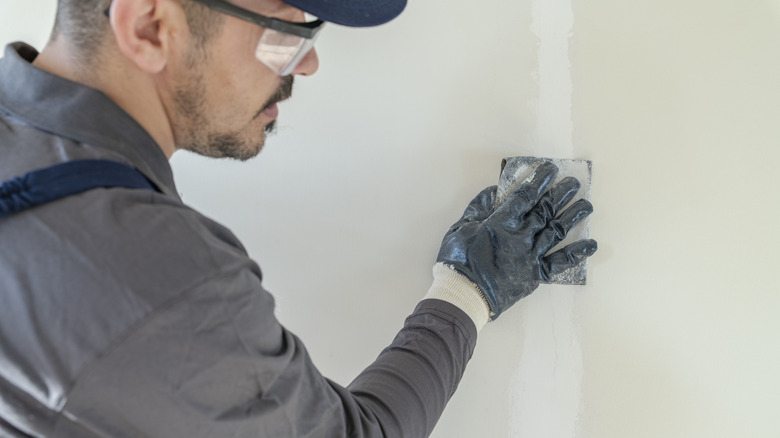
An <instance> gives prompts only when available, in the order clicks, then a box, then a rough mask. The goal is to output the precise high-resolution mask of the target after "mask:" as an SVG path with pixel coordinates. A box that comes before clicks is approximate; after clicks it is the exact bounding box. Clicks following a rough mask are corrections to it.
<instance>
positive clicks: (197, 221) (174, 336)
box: [0, 43, 477, 438]
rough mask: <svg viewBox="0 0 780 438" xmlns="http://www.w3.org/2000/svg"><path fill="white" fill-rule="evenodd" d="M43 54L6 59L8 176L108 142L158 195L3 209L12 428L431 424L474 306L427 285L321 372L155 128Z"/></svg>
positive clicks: (5, 416) (59, 431) (470, 327)
mask: <svg viewBox="0 0 780 438" xmlns="http://www.w3.org/2000/svg"><path fill="white" fill-rule="evenodd" d="M35 56H37V52H36V51H35V50H34V49H33V48H31V47H29V46H27V45H24V44H21V43H17V44H13V45H10V46H8V47H7V48H6V50H5V55H4V57H3V58H2V59H0V181H4V180H8V179H10V178H13V177H16V176H19V175H22V174H24V173H26V172H28V171H31V170H34V169H39V168H42V167H46V166H49V165H52V164H55V163H60V162H64V161H69V160H76V159H95V158H97V159H107V160H113V161H117V162H121V163H125V164H128V165H130V166H132V167H135V168H136V169H138V170H139V171H141V172H142V173H143V174H144V175H146V177H147V178H148V179H149V180H151V181H152V182H153V183H154V184H155V185H156V186H157V187H159V188H160V190H161V193H157V192H153V191H150V190H132V189H123V188H112V189H94V190H91V191H88V192H84V193H81V194H78V195H74V196H71V197H68V198H65V199H61V200H58V201H54V202H51V203H49V204H45V205H42V206H39V207H36V208H33V209H30V210H26V211H23V212H20V213H18V214H15V215H12V216H10V217H5V218H3V219H0V436H10V437H27V436H33V437H44V436H46V437H88V438H91V437H128V438H129V437H165V438H173V437H182V438H185V437H186V438H194V437H220V438H222V437H346V436H350V437H369V436H371V437H373V436H391V437H418V436H427V435H428V434H430V431H431V430H432V428H433V426H434V424H435V423H436V421H437V420H438V418H439V416H440V414H441V412H442V410H443V409H444V406H445V404H446V402H447V400H449V398H450V396H451V395H452V393H453V392H454V391H455V388H456V386H457V383H458V381H459V380H460V377H461V375H462V373H463V371H464V368H465V365H466V363H467V361H468V360H469V358H470V357H471V354H472V351H473V348H474V345H475V342H476V336H477V334H476V329H475V327H474V324H473V323H472V322H471V320H470V319H469V318H468V317H467V316H466V315H465V314H464V313H463V312H462V311H461V310H459V309H458V308H456V307H454V306H453V305H451V304H448V303H445V302H443V301H438V300H425V301H422V302H421V303H420V304H419V305H418V306H417V308H416V309H415V311H414V313H413V314H412V315H411V316H410V317H409V318H408V319H407V320H406V322H405V325H404V327H403V329H402V330H401V331H400V332H399V333H398V335H397V336H396V338H395V340H394V341H393V343H392V344H391V345H390V346H389V347H388V348H386V349H385V350H384V351H382V353H381V354H380V355H379V357H378V358H377V360H376V362H374V363H373V364H372V365H371V366H369V367H368V368H367V369H366V370H365V371H363V372H362V373H361V374H360V375H359V376H358V377H357V378H356V379H355V381H354V382H353V383H352V384H350V385H349V386H348V387H346V388H344V387H341V386H339V385H338V384H336V383H334V382H332V381H330V380H328V379H326V378H324V377H323V376H322V375H321V374H320V373H319V372H318V371H317V369H316V368H315V367H314V365H313V364H312V361H311V360H310V358H309V356H308V354H307V352H306V350H305V348H304V346H303V345H302V344H301V342H300V340H299V339H297V338H296V337H295V336H294V335H293V334H292V333H290V332H289V331H287V330H286V329H285V328H284V327H283V326H282V325H280V323H279V322H278V321H277V319H276V318H275V316H274V302H273V299H272V297H271V295H270V294H269V293H268V292H266V291H265V290H264V289H263V286H262V282H261V279H262V277H261V272H260V268H259V267H258V266H257V264H255V262H254V261H252V260H251V259H250V258H249V257H248V256H247V253H246V251H245V250H244V248H243V247H242V246H241V244H240V243H239V241H238V240H237V239H236V237H235V236H234V235H233V234H232V233H231V232H230V231H229V230H227V229H226V228H225V227H223V226H221V225H219V224H217V223H215V222H214V221H211V220H209V219H208V218H206V217H204V216H203V215H201V214H200V213H198V212H197V211H195V210H193V209H192V208H189V207H187V206H186V205H184V204H183V203H182V201H181V199H180V198H179V195H178V194H177V191H176V186H175V185H174V181H173V175H172V172H171V168H170V166H169V164H168V161H167V159H166V157H165V156H164V154H163V153H162V151H161V150H160V148H159V147H158V146H157V145H156V144H155V142H154V141H153V140H152V138H151V137H150V136H149V135H148V134H147V133H146V132H145V131H144V130H143V129H142V128H141V127H140V126H139V125H138V124H137V123H136V122H135V121H134V120H133V119H132V118H130V117H129V116H128V115H127V114H126V113H124V112H123V111H122V110H121V109H120V108H119V107H118V106H116V105H115V104H114V103H113V102H111V100H109V99H108V98H107V97H106V96H105V95H103V94H102V93H100V92H98V91H96V90H94V89H90V88H87V87H84V86H81V85H78V84H75V83H72V82H70V81H67V80H65V79H62V78H59V77H57V76H53V75H51V74H48V73H46V72H44V71H42V70H39V69H37V68H35V67H33V66H32V65H31V64H30V62H31V61H32V60H33V59H34V58H35Z"/></svg>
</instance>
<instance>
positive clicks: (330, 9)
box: [282, 0, 406, 27]
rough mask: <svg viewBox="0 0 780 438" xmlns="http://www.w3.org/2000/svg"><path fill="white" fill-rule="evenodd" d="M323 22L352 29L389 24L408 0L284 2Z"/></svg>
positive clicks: (297, 0) (294, 0) (303, 0)
mask: <svg viewBox="0 0 780 438" xmlns="http://www.w3.org/2000/svg"><path fill="white" fill-rule="evenodd" d="M282 1H284V2H285V3H287V4H288V5H290V6H293V7H296V8H298V9H300V10H302V11H304V12H308V13H309V14H312V15H314V16H315V17H317V18H319V19H320V20H322V21H327V22H330V23H335V24H341V25H343V26H350V27H370V26H378V25H380V24H384V23H387V22H388V21H390V20H392V19H393V18H395V17H397V16H398V15H399V14H400V13H401V12H402V11H403V10H404V8H405V7H406V0H282Z"/></svg>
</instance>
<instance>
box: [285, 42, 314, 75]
mask: <svg viewBox="0 0 780 438" xmlns="http://www.w3.org/2000/svg"><path fill="white" fill-rule="evenodd" d="M319 67H320V59H319V58H318V57H317V50H316V49H314V48H312V49H311V50H309V53H307V54H306V56H304V57H303V59H301V62H299V63H298V65H297V66H295V68H294V69H293V71H292V73H291V74H293V75H301V76H310V75H313V74H314V73H316V72H317V69H318V68H319Z"/></svg>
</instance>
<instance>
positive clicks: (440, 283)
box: [425, 263, 490, 331]
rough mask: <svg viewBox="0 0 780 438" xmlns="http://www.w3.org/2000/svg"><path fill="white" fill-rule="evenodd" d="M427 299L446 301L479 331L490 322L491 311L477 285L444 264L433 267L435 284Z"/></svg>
mask: <svg viewBox="0 0 780 438" xmlns="http://www.w3.org/2000/svg"><path fill="white" fill-rule="evenodd" d="M425 299H436V300H442V301H446V302H448V303H450V304H453V305H454V306H456V307H458V308H459V309H461V310H463V311H464V312H465V313H466V315H468V316H469V317H470V318H471V320H472V321H474V325H475V326H477V331H479V330H480V329H481V328H482V327H484V326H485V324H486V323H487V322H488V319H489V317H490V309H489V308H488V305H487V303H486V302H485V300H484V299H483V298H482V294H481V293H480V292H479V288H478V287H477V285H476V284H474V283H472V282H471V280H469V279H468V278H466V277H465V276H463V275H461V274H459V273H458V272H457V271H455V270H454V269H452V268H450V267H448V266H447V265H445V264H444V263H436V264H435V265H434V266H433V284H432V285H431V288H430V289H428V294H427V295H425Z"/></svg>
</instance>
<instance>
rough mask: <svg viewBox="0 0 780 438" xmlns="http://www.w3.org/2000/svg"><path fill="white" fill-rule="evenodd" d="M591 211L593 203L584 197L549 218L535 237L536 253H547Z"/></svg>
mask: <svg viewBox="0 0 780 438" xmlns="http://www.w3.org/2000/svg"><path fill="white" fill-rule="evenodd" d="M591 213H593V205H591V203H590V202H588V201H587V200H585V199H580V200H578V201H577V202H575V203H574V204H572V205H571V206H570V207H569V208H567V209H566V210H564V211H563V212H562V213H561V214H560V215H559V216H558V217H557V218H555V219H553V220H551V221H550V222H549V223H548V224H547V227H545V228H544V229H543V230H542V231H541V232H540V233H539V235H538V237H537V239H536V245H535V246H536V250H537V252H536V253H537V254H539V255H540V256H541V255H544V254H547V252H548V251H550V250H551V249H552V248H553V247H554V246H555V245H557V244H558V243H559V242H560V241H561V240H563V239H564V238H565V237H566V234H568V233H569V230H571V229H572V228H573V227H574V226H575V225H577V223H579V222H580V221H581V220H583V219H585V218H586V217H587V216H588V215H589V214H591Z"/></svg>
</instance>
